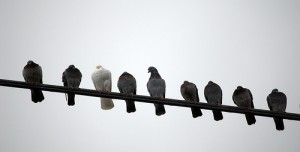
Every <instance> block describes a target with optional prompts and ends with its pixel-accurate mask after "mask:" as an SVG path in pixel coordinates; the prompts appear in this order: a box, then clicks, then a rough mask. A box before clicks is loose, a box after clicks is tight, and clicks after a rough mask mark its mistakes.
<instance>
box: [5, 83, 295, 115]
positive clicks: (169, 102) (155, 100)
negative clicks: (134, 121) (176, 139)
mask: <svg viewBox="0 0 300 152" xmlns="http://www.w3.org/2000/svg"><path fill="white" fill-rule="evenodd" d="M0 86H6V87H14V88H23V89H41V90H44V91H50V92H60V93H74V94H78V95H84V96H92V97H105V98H112V99H120V100H134V101H138V102H145V103H161V104H165V105H170V106H178V107H199V108H201V109H207V110H221V111H225V112H231V113H240V114H245V113H250V114H254V115H257V116H263V117H280V118H283V119H289V120H297V121H300V114H296V113H288V112H286V113H277V112H273V111H269V110H262V109H250V110H248V109H243V108H239V107H234V106H227V105H221V106H214V105H210V104H207V103H195V102H188V101H184V100H177V99H168V98H165V99H159V98H152V97H149V96H141V95H133V96H131V95H124V94H121V93H115V92H111V93H109V94H107V93H99V92H98V91H96V90H91V89H81V88H79V89H72V88H67V87H63V86H55V85H48V84H41V85H35V84H31V83H26V82H21V81H14V80H4V79H0Z"/></svg>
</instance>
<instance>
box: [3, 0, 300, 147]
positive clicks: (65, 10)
mask: <svg viewBox="0 0 300 152" xmlns="http://www.w3.org/2000/svg"><path fill="white" fill-rule="evenodd" d="M0 22H1V23H0V50H1V55H0V58H1V64H0V68H1V69H2V72H0V78H2V79H12V80H21V81H23V77H22V69H23V67H24V66H25V64H26V63H27V61H28V60H33V61H35V62H37V63H39V64H40V65H41V66H42V68H43V74H44V78H43V79H44V83H45V84H53V85H62V82H61V75H62V72H63V71H64V70H65V69H66V68H67V67H68V66H69V65H70V64H74V65H75V66H76V67H78V68H79V69H80V70H81V72H82V74H83V79H82V83H81V86H80V87H81V88H89V89H94V86H93V83H92V81H91V74H92V73H93V71H94V69H95V67H96V65H97V64H101V65H102V66H103V67H105V68H107V69H109V70H111V72H112V76H113V82H112V84H113V88H112V90H113V92H118V89H117V80H118V77H119V76H120V75H121V74H122V73H123V72H124V71H127V72H129V73H131V74H133V75H134V76H135V78H136V80H137V85H138V90H137V93H138V94H140V95H149V94H148V92H147V88H146V83H147V81H148V78H149V76H150V74H149V73H147V69H148V67H149V66H155V67H156V68H157V69H158V71H159V72H160V74H161V76H162V77H163V78H164V79H165V81H166V85H167V92H166V97H167V98H175V99H182V97H181V94H180V85H181V84H182V83H183V81H184V80H188V81H191V82H193V83H195V84H196V85H197V87H198V90H199V96H200V101H201V102H206V101H205V99H204V95H203V89H204V87H205V85H206V84H207V82H208V81H209V80H212V81H214V82H216V83H218V84H219V85H220V86H221V87H222V89H223V94H224V95H223V104H225V105H234V104H233V101H232V99H231V96H232V93H233V91H234V89H235V88H236V87H237V86H238V85H241V86H244V87H246V88H249V89H250V90H251V91H252V94H253V97H254V106H255V107H256V108H258V109H268V106H267V103H266V97H267V95H268V94H269V93H270V92H271V90H272V89H274V88H275V87H276V88H278V89H279V91H282V92H284V93H286V95H287V97H288V105H287V111H288V112H294V113H299V112H300V109H299V104H300V101H299V99H300V94H299V89H298V88H297V86H299V85H300V81H299V78H300V73H299V61H300V53H299V50H300V28H299V27H300V1H297V0H295V1H293V0H286V1H283V0H263V1H262V0H251V1H250V0H249V1H234V0H232V1H224V0H220V1H194V0H184V1H174V0H172V1H161V0H159V1H158V0H152V1H133V0H127V1H121V0H119V1H115V0H114V1H113V0H111V1H78V0H76V1H75V0H69V1H61V0H60V1H39V0H36V1H34V0H27V1H16V0H0ZM0 92H1V96H0V101H1V102H0V120H1V126H0V151H31V152H40V151H46V152H52V151H73V152H77V151H78V152H81V151H114V152H116V151H122V152H124V151H129V150H130V151H144V152H153V151H156V152H165V151H173V152H177V151H178V152H179V151H190V152H194V151H245V152H253V151H263V150H264V151H273V152H281V151H290V152H293V151H299V148H300V145H299V142H298V141H299V140H298V138H299V136H300V132H299V129H300V122H297V121H289V120H285V121H284V122H285V127H286V129H285V130H284V131H283V132H278V131H276V129H275V124H274V121H273V119H271V118H264V117H256V119H257V122H256V124H255V125H252V126H248V125H247V123H246V119H245V116H244V115H240V114H232V113H223V115H224V119H223V120H222V121H220V122H215V121H214V120H213V116H212V113H211V111H207V110H203V116H202V117H200V118H196V119H194V118H192V115H191V111H190V109H189V108H181V107H170V106H166V111H167V113H166V114H165V115H163V116H161V117H157V116H156V115H155V112H154V106H153V104H146V103H136V108H137V111H136V112H135V113H131V114H127V113H126V107H125V102H124V101H121V100H114V101H115V108H114V109H112V110H111V111H103V110H101V108H100V99H98V98H94V97H86V96H76V105H75V106H74V107H69V106H67V102H66V101H65V97H64V94H60V93H52V92H44V95H45V98H46V99H45V100H44V101H43V102H42V103H39V104H34V103H33V102H31V100H30V91H29V90H24V89H16V88H6V87H0Z"/></svg>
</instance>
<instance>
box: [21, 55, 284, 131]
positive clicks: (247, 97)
mask: <svg viewBox="0 0 300 152" xmlns="http://www.w3.org/2000/svg"><path fill="white" fill-rule="evenodd" d="M148 73H151V75H150V78H149V80H148V82H147V89H148V92H149V94H150V96H151V97H154V98H161V99H163V98H165V93H166V83H165V80H164V79H162V78H161V76H160V74H159V73H158V70H157V69H156V68H155V67H152V66H151V67H149V68H148ZM23 77H24V79H25V82H27V83H34V84H43V80H42V77H43V75H42V68H41V66H40V65H38V64H37V63H34V62H33V61H31V60H30V61H28V62H27V65H26V66H25V67H24V69H23ZM81 78H82V74H81V72H80V70H79V69H77V68H76V67H75V66H74V65H70V66H69V67H68V68H67V69H66V70H65V71H64V72H63V74H62V82H63V85H64V86H65V87H70V88H79V85H80V82H81ZM91 78H92V81H93V83H94V86H95V88H96V90H97V91H99V92H100V93H102V92H106V93H110V92H111V88H112V81H111V72H110V71H109V70H107V69H105V68H103V67H102V66H100V65H98V66H96V70H95V71H94V72H93V74H92V77H91ZM117 86H118V89H119V91H120V93H123V94H127V95H136V80H135V78H134V77H133V76H132V75H131V74H130V73H127V72H124V73H123V74H122V75H121V76H120V77H119V80H118V85H117ZM180 92H181V95H182V97H183V98H184V99H185V100H186V101H192V102H199V96H198V89H197V87H196V85H195V84H194V83H191V82H188V81H184V83H183V84H182V85H181V87H180ZM204 95H205V99H206V100H207V102H208V103H209V104H211V105H221V104H222V90H221V87H220V86H219V85H218V84H216V83H214V82H212V81H209V82H208V84H207V85H206V86H205V89H204ZM66 98H67V101H68V105H69V106H73V105H75V94H74V93H67V97H66ZM31 99H32V101H33V102H35V103H37V102H41V101H43V100H44V95H43V93H42V91H41V90H39V89H31ZM232 99H233V101H234V103H235V104H236V105H237V106H238V107H241V108H245V109H254V104H253V97H252V94H251V92H250V90H249V89H247V88H243V87H241V86H238V87H237V88H236V89H235V91H234V92H233V95H232ZM125 102H126V110H127V112H128V113H131V112H135V111H136V108H135V103H134V101H132V100H125ZM267 103H268V106H269V108H270V110H271V111H276V112H285V110H286V105H287V98H286V95H285V94H284V93H282V92H279V91H278V90H277V89H273V90H272V92H271V93H270V94H269V95H268V97H267ZM154 106H155V113H156V115H157V116H161V115H164V114H165V113H166V110H165V107H164V105H163V104H159V103H154ZM113 107H114V103H113V101H112V99H110V98H101V108H102V109H104V110H109V109H112V108H113ZM191 111H192V116H193V117H194V118H196V117H199V116H202V112H201V109H200V108H198V107H191ZM212 112H213V115H214V119H215V120H216V121H219V120H222V119H223V114H222V112H221V111H220V110H212ZM245 116H246V120H247V123H248V125H252V124H255V122H256V119H255V117H254V115H253V114H250V113H246V114H245ZM274 121H275V125H276V129H277V130H284V123H283V119H282V118H276V117H274Z"/></svg>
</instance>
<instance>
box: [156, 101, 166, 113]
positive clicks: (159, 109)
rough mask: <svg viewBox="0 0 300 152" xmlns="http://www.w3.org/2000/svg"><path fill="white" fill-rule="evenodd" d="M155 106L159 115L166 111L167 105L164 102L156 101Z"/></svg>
mask: <svg viewBox="0 0 300 152" xmlns="http://www.w3.org/2000/svg"><path fill="white" fill-rule="evenodd" d="M154 106H155V114H156V115H157V116H161V115H164V114H165V113H166V110H165V106H164V105H163V104H157V103H155V104H154Z"/></svg>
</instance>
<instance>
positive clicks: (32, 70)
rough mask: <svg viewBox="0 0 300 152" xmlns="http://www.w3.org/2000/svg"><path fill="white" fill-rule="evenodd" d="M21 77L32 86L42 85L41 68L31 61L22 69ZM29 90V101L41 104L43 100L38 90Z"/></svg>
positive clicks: (40, 91)
mask: <svg viewBox="0 0 300 152" xmlns="http://www.w3.org/2000/svg"><path fill="white" fill-rule="evenodd" d="M22 73H23V77H24V80H25V82H27V83H33V84H36V85H38V84H43V72H42V67H41V66H39V65H38V64H36V63H34V62H33V61H31V60H29V61H28V62H27V65H26V66H25V67H24V69H23V71H22ZM30 90H31V100H32V101H33V102H34V103H37V102H42V101H43V100H44V95H43V92H42V90H40V89H30Z"/></svg>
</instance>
